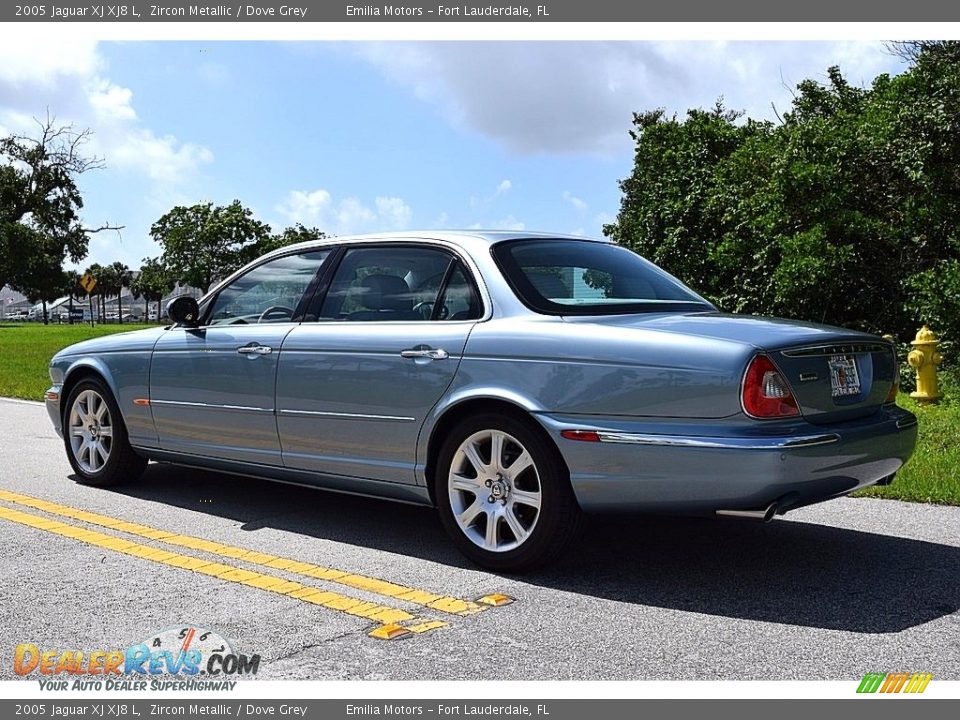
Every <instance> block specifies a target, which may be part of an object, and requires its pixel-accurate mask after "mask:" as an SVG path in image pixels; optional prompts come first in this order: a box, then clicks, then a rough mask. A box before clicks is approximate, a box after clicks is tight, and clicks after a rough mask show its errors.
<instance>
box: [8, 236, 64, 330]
mask: <svg viewBox="0 0 960 720" xmlns="http://www.w3.org/2000/svg"><path fill="white" fill-rule="evenodd" d="M66 284H67V277H66V273H64V272H63V268H62V267H61V266H60V260H59V258H56V257H55V256H53V255H45V254H43V253H38V254H36V255H34V256H32V257H30V258H27V261H26V263H25V265H24V273H23V279H22V280H21V281H20V282H19V283H18V285H17V289H18V290H19V291H20V292H22V293H23V294H24V295H26V296H27V300H29V301H30V302H32V303H42V305H43V324H44V325H47V324H49V322H50V316H49V313H48V310H47V303H50V302H52V301H54V300H57V299H58V298H60V297H62V296H63V295H65V294H66V293H65V292H64V288H65V287H66Z"/></svg>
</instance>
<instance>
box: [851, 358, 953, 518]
mask: <svg viewBox="0 0 960 720" xmlns="http://www.w3.org/2000/svg"><path fill="white" fill-rule="evenodd" d="M940 378H941V381H942V382H943V392H944V395H945V397H944V399H943V400H941V401H940V403H939V404H937V405H918V404H917V403H916V402H914V401H913V399H911V397H910V396H909V395H907V394H905V393H900V397H898V398H897V404H899V405H900V407H904V408H906V409H907V410H909V411H910V412H912V413H914V414H915V415H916V416H917V418H918V420H919V421H920V440H919V442H918V443H917V449H916V452H914V454H913V457H912V458H911V459H910V462H908V463H907V465H906V466H905V467H904V468H903V469H902V470H900V472H898V473H897V479H896V480H894V481H893V484H892V485H888V486H887V487H873V488H869V489H867V490H863V491H862V492H860V493H857V494H858V495H862V496H870V497H885V498H895V499H897V500H912V501H914V502H932V503H941V504H944V505H960V402H957V400H958V399H960V384H955V383H953V382H951V380H950V376H949V375H946V374H944V373H941V375H940Z"/></svg>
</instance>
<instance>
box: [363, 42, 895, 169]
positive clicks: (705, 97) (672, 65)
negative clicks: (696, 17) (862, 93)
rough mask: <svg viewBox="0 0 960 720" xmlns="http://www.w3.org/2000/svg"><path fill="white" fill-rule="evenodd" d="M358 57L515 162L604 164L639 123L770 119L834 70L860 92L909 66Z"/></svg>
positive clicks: (836, 50) (825, 58)
mask: <svg viewBox="0 0 960 720" xmlns="http://www.w3.org/2000/svg"><path fill="white" fill-rule="evenodd" d="M356 51H357V52H359V53H360V54H361V57H363V58H364V59H365V60H367V61H368V62H369V63H371V64H373V65H374V66H375V67H377V68H379V69H380V70H381V71H382V72H383V73H384V74H385V75H386V76H387V77H388V78H389V79H391V80H392V81H393V82H395V83H396V84H398V85H400V86H404V87H407V88H409V89H410V90H411V92H412V93H413V94H414V95H415V96H416V97H418V98H419V99H421V100H422V101H424V102H425V103H428V104H430V105H433V106H435V107H436V108H437V109H438V110H439V111H440V112H441V113H442V114H443V115H444V116H446V117H447V118H448V119H449V120H450V122H452V123H453V124H454V125H455V126H457V127H459V128H461V129H463V130H466V131H470V132H474V133H479V134H481V135H483V136H485V137H487V138H490V139H492V140H494V141H495V142H498V143H500V144H502V145H504V146H506V147H507V148H508V149H509V150H511V151H513V152H516V153H520V154H530V153H542V152H549V153H582V152H587V153H600V154H609V153H611V152H613V151H617V150H620V149H622V148H623V147H625V146H629V144H630V139H629V136H628V135H627V131H628V130H629V129H630V124H631V120H632V113H633V112H635V111H643V110H651V109H655V108H658V107H665V108H666V109H667V110H668V112H671V113H672V112H678V113H683V112H685V111H686V110H687V109H688V108H690V107H711V106H712V105H713V104H714V102H715V101H716V100H717V98H718V97H720V96H723V97H724V98H725V102H726V105H727V106H728V107H730V108H733V109H743V110H746V111H747V113H748V114H749V115H751V116H753V117H758V118H766V119H774V118H775V115H774V113H773V110H772V108H771V102H773V103H775V104H776V106H777V108H779V109H780V110H781V111H782V110H783V109H784V108H786V107H787V106H788V105H789V103H790V99H791V88H792V87H794V86H795V85H796V83H797V82H799V81H800V80H802V79H804V78H807V77H812V78H816V79H820V80H823V79H824V78H825V77H826V69H827V68H828V67H829V66H830V65H833V64H839V65H840V67H841V70H843V71H844V72H845V73H846V75H847V77H848V78H849V79H850V80H851V81H852V82H854V83H858V84H859V83H865V82H869V81H870V80H871V79H872V78H873V77H874V76H876V75H877V74H878V73H880V72H897V71H900V70H902V69H903V67H904V66H903V64H902V63H900V61H899V60H898V59H896V58H893V57H892V56H890V55H889V53H887V52H886V51H885V49H884V47H883V45H882V44H881V43H876V42H873V43H869V42H770V43H763V42H750V43H726V42H670V43H655V42H635V43H628V42H590V43H558V42H536V43H522V42H508V43H498V42H482V43H460V42H458V43H417V44H413V43H395V42H391V43H371V44H365V45H360V46H358V47H357V48H356Z"/></svg>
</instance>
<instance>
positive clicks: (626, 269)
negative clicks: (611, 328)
mask: <svg viewBox="0 0 960 720" xmlns="http://www.w3.org/2000/svg"><path fill="white" fill-rule="evenodd" d="M493 257H494V260H496V262H497V265H498V266H499V267H500V270H501V272H503V274H504V276H505V277H506V279H507V282H508V283H509V284H510V287H511V288H513V291H514V292H515V293H516V294H517V296H518V297H519V298H520V300H521V301H522V302H523V303H524V304H525V305H526V306H527V307H529V308H531V309H532V310H535V311H537V312H539V313H544V314H548V315H613V314H621V313H637V312H674V311H691V310H693V311H697V310H702V311H706V310H713V309H714V307H713V306H712V305H711V304H710V303H709V302H707V301H706V300H704V299H703V298H701V297H700V296H699V295H697V294H696V293H694V292H693V291H692V290H690V289H689V288H688V287H686V286H685V285H684V284H683V283H681V282H680V281H679V280H677V279H676V278H674V277H673V276H671V275H669V274H668V273H666V272H664V271H663V270H661V269H660V268H658V267H657V266H656V265H654V264H653V263H651V262H648V261H647V260H644V259H643V258H642V257H640V256H639V255H637V254H636V253H634V252H632V251H630V250H627V249H626V248H622V247H620V246H619V245H611V244H608V243H601V242H593V241H590V240H510V241H507V242H502V243H498V244H497V245H495V246H494V247H493Z"/></svg>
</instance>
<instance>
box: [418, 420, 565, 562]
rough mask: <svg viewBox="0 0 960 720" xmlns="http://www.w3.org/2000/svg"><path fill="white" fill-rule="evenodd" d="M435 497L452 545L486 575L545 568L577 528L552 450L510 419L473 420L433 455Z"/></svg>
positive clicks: (562, 468)
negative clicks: (486, 569) (435, 455)
mask: <svg viewBox="0 0 960 720" xmlns="http://www.w3.org/2000/svg"><path fill="white" fill-rule="evenodd" d="M434 491H435V497H436V500H437V505H438V507H439V509H440V517H441V519H442V521H443V524H444V526H445V527H446V529H447V532H448V533H449V534H450V536H451V538H452V539H453V541H454V543H455V544H456V545H457V547H458V548H459V549H460V551H461V552H463V554H464V555H466V556H467V557H468V558H470V559H471V560H473V561H474V562H476V563H477V564H479V565H482V566H484V567H487V568H490V569H493V570H523V569H528V568H531V567H534V566H537V565H542V564H544V563H547V562H550V561H551V560H554V559H556V558H557V557H558V556H559V555H560V554H561V553H562V552H563V551H564V550H565V549H566V548H567V547H568V545H569V544H570V542H571V541H572V540H573V539H574V537H575V536H576V534H577V532H578V530H579V528H580V521H581V511H580V507H579V505H578V504H577V501H576V498H575V497H574V495H573V490H572V489H571V487H570V480H569V477H568V474H567V470H566V467H565V466H564V464H563V461H562V459H561V458H560V457H559V453H558V452H557V450H556V448H555V447H553V446H552V445H551V443H550V441H549V440H548V439H547V438H545V437H543V435H542V433H540V432H538V431H537V430H536V429H534V428H531V427H530V425H529V424H528V423H526V422H523V421H521V420H519V419H516V418H513V417H507V416H502V415H493V414H490V415H478V416H475V417H473V418H469V419H468V420H465V421H463V422H461V423H460V424H459V425H458V426H457V427H456V428H454V429H453V431H452V432H451V433H450V435H449V436H448V437H447V439H446V441H445V442H444V445H443V447H442V449H441V451H440V455H439V458H438V463H437V472H436V474H435V477H434Z"/></svg>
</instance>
